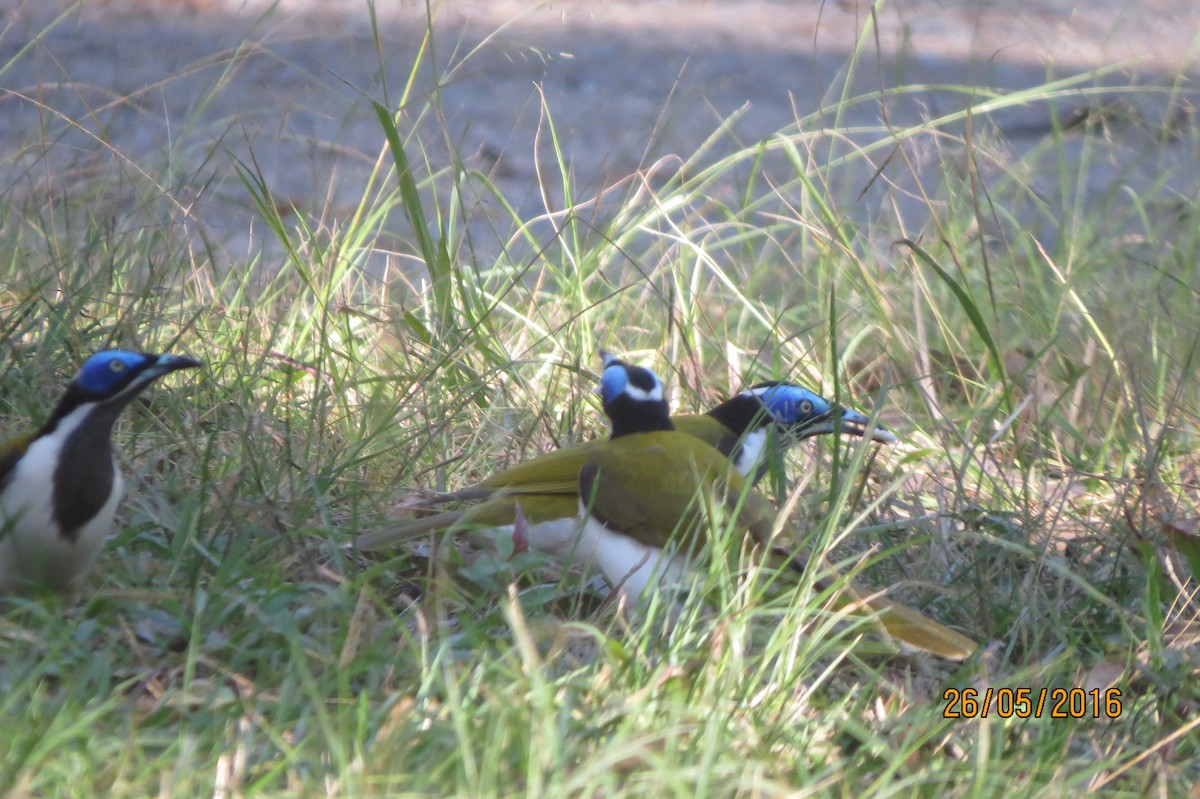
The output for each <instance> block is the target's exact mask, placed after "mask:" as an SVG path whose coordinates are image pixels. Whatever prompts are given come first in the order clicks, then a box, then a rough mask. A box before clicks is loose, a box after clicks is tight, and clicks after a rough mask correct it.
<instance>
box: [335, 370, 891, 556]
mask: <svg viewBox="0 0 1200 799" xmlns="http://www.w3.org/2000/svg"><path fill="white" fill-rule="evenodd" d="M671 423H672V425H673V426H674V427H675V429H677V430H678V431H680V432H681V433H685V434H687V435H690V436H692V437H694V438H696V439H697V440H699V441H702V442H704V443H706V444H707V445H709V446H710V447H712V448H715V449H716V450H717V451H718V452H720V453H721V454H722V455H724V456H725V457H726V458H728V459H729V461H730V462H731V463H732V464H733V466H734V468H735V469H736V470H737V471H738V472H740V473H741V474H742V475H744V476H746V477H748V478H750V479H752V480H753V481H755V482H757V481H758V480H760V479H761V478H762V477H763V476H764V475H765V474H766V472H767V467H768V463H767V458H766V451H767V442H768V436H769V435H770V434H771V433H772V432H776V433H778V435H779V436H780V440H781V441H782V442H784V443H785V444H787V445H791V444H795V443H797V442H799V441H803V440H804V439H807V438H812V437H813V436H819V435H825V434H829V433H834V432H840V433H843V434H846V435H854V436H869V437H870V439H871V440H873V441H877V442H880V443H884V444H890V443H893V442H895V441H896V440H897V437H896V435H895V434H894V433H892V432H891V431H889V430H886V429H885V428H883V427H881V426H878V425H872V424H871V421H870V419H869V417H868V416H866V415H865V414H863V413H860V412H859V411H856V410H853V409H851V408H841V407H839V406H837V405H835V404H834V403H831V402H830V401H829V400H827V399H825V398H824V397H822V396H820V395H819V394H816V393H815V392H813V391H810V390H809V389H807V388H804V387H803V386H799V385H796V384H794V383H785V382H778V381H770V382H763V383H758V384H756V385H754V386H751V387H750V388H748V389H746V390H745V391H742V392H740V393H738V394H736V395H734V396H733V397H731V398H729V399H727V400H725V401H724V402H722V403H720V404H719V405H717V406H716V407H714V408H713V409H712V410H710V411H708V412H707V413H704V414H680V415H676V416H672V417H671ZM605 446H606V441H605V440H603V439H601V440H596V441H589V442H586V443H581V444H576V445H574V446H570V447H564V448H562V449H557V450H553V451H551V452H547V453H545V454H543V455H539V456H537V457H535V458H532V459H530V460H527V461H523V462H521V463H519V464H516V465H515V466H510V467H508V468H507V469H503V470H501V471H499V472H497V473H495V474H493V475H491V476H490V477H488V478H486V479H485V480H483V481H481V482H479V483H477V484H475V485H473V486H470V487H468V488H464V489H461V490H458V491H452V492H448V493H443V494H438V495H436V496H435V497H433V498H431V499H430V500H427V502H426V503H425V504H426V505H430V504H432V505H440V504H444V503H447V502H451V501H463V502H474V503H475V504H473V505H470V506H468V507H466V508H464V509H461V510H454V511H444V512H441V513H437V514H434V515H432V516H425V517H422V518H418V519H413V520H410V521H406V522H403V523H401V524H398V525H392V526H390V527H387V528H384V529H382V530H375V531H371V532H369V533H365V534H363V535H360V536H358V538H357V539H356V540H355V544H354V545H355V546H356V547H357V548H358V549H359V550H361V551H374V550H380V549H385V548H388V547H392V546H395V545H396V544H398V543H401V542H403V541H407V540H411V539H414V538H418V537H420V536H423V535H426V534H428V533H430V532H433V531H437V530H451V529H454V530H470V529H476V530H478V529H480V528H485V529H492V530H498V531H499V532H500V533H501V534H505V533H512V532H513V525H514V521H515V518H516V511H517V505H518V503H519V504H520V506H521V511H522V514H523V517H524V519H525V526H524V534H525V537H526V539H527V543H528V545H529V547H530V548H531V549H533V550H534V551H537V552H541V553H543V554H546V555H549V556H551V557H554V558H557V559H559V560H569V561H572V562H575V563H577V564H579V563H581V562H582V561H584V560H586V559H585V558H583V557H582V554H581V553H580V552H579V551H578V549H577V547H576V546H575V544H576V538H577V533H578V481H577V478H578V475H579V470H580V468H582V466H583V464H584V463H585V462H586V461H587V460H588V458H589V457H591V456H592V455H593V454H595V453H596V452H598V451H600V450H602V449H603V448H604V447H605Z"/></svg>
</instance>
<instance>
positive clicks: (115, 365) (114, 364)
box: [108, 361, 125, 372]
mask: <svg viewBox="0 0 1200 799" xmlns="http://www.w3.org/2000/svg"><path fill="white" fill-rule="evenodd" d="M108 368H109V369H111V370H112V371H114V372H124V371H125V362H124V361H109V362H108Z"/></svg>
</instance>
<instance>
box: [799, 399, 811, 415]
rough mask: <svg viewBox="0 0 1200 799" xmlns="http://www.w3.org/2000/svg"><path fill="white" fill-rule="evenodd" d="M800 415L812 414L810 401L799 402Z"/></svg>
mask: <svg viewBox="0 0 1200 799" xmlns="http://www.w3.org/2000/svg"><path fill="white" fill-rule="evenodd" d="M800 413H812V402H811V401H810V400H800Z"/></svg>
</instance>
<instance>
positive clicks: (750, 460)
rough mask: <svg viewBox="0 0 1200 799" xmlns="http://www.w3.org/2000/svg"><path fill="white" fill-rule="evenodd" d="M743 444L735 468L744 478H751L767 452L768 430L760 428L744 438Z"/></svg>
mask: <svg viewBox="0 0 1200 799" xmlns="http://www.w3.org/2000/svg"><path fill="white" fill-rule="evenodd" d="M741 444H742V450H741V452H739V453H738V456H737V460H735V461H734V464H733V468H735V469H737V470H738V471H739V472H741V475H742V477H751V475H752V474H753V473H754V471H755V470H756V469H757V468H758V465H759V464H760V463H761V462H762V459H763V456H764V454H765V453H766V450H767V428H765V427H760V428H759V429H757V430H755V431H754V432H753V433H747V434H746V435H744V436H742V441H741Z"/></svg>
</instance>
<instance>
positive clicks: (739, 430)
mask: <svg viewBox="0 0 1200 799" xmlns="http://www.w3.org/2000/svg"><path fill="white" fill-rule="evenodd" d="M708 415H709V416H711V417H712V418H714V419H716V420H717V421H718V422H720V423H721V424H723V425H725V426H726V427H728V428H729V429H730V430H732V431H733V433H734V435H736V436H737V437H739V438H742V437H744V436H745V435H746V434H747V433H750V432H753V431H755V430H761V429H764V428H765V427H766V426H767V424H768V423H769V422H770V419H771V416H770V414H769V413H768V412H767V408H766V406H765V405H763V404H762V400H760V399H759V398H758V397H756V396H754V395H753V394H738V395H737V396H736V397H731V398H729V399H727V400H725V401H724V402H722V403H721V404H720V405H718V406H717V407H715V408H713V409H712V410H710V411H709V412H708Z"/></svg>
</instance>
